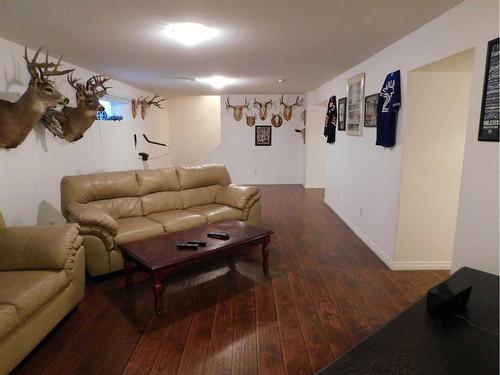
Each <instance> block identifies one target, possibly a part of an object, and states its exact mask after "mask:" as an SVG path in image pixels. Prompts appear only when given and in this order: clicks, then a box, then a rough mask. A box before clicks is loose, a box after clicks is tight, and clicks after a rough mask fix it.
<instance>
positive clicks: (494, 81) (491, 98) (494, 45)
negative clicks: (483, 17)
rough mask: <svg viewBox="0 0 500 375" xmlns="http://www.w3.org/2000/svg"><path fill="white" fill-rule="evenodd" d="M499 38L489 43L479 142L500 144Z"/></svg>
mask: <svg viewBox="0 0 500 375" xmlns="http://www.w3.org/2000/svg"><path fill="white" fill-rule="evenodd" d="M498 41H499V38H496V39H494V40H491V41H489V42H488V53H487V54H486V71H485V73H484V86H483V101H482V103H481V117H480V118H479V134H478V137H477V140H478V141H489V142H498V121H499V103H498V100H499V99H500V96H499V93H500V89H499V87H498V84H499V83H500V81H499V71H498V69H499V65H498V60H499V46H498Z"/></svg>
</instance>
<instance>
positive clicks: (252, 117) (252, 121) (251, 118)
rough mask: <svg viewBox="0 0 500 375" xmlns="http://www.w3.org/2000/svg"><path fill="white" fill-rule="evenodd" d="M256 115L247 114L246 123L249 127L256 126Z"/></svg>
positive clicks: (250, 112)
mask: <svg viewBox="0 0 500 375" xmlns="http://www.w3.org/2000/svg"><path fill="white" fill-rule="evenodd" d="M255 118H256V116H255V113H253V112H252V111H249V112H247V115H246V122H247V125H248V126H250V127H251V126H254V125H255Z"/></svg>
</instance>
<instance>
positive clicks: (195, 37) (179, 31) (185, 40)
mask: <svg viewBox="0 0 500 375" xmlns="http://www.w3.org/2000/svg"><path fill="white" fill-rule="evenodd" d="M218 34H219V32H218V31H217V30H216V29H214V28H212V27H207V26H205V25H202V24H199V23H189V22H186V23H172V24H170V25H167V26H165V35H166V36H167V37H168V38H170V39H173V40H175V41H177V42H179V43H182V44H184V45H185V46H188V47H191V46H194V45H196V44H198V43H200V42H204V41H206V40H209V39H212V38H215V37H216V36H217V35H218Z"/></svg>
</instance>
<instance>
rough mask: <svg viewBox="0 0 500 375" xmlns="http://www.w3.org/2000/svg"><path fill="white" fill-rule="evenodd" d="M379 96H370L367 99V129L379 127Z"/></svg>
mask: <svg viewBox="0 0 500 375" xmlns="http://www.w3.org/2000/svg"><path fill="white" fill-rule="evenodd" d="M378 96H379V95H378V94H373V95H368V96H366V97H365V127H367V128H376V127H377V105H378Z"/></svg>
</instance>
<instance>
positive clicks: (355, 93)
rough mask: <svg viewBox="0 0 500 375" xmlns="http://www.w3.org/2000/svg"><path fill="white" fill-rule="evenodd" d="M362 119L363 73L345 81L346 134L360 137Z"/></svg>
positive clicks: (363, 115) (363, 102)
mask: <svg viewBox="0 0 500 375" xmlns="http://www.w3.org/2000/svg"><path fill="white" fill-rule="evenodd" d="M364 118H365V73H361V74H358V75H357V76H354V77H352V78H349V79H348V80H347V123H346V131H347V134H349V135H358V136H360V135H361V134H362V132H363V119H364Z"/></svg>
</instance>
